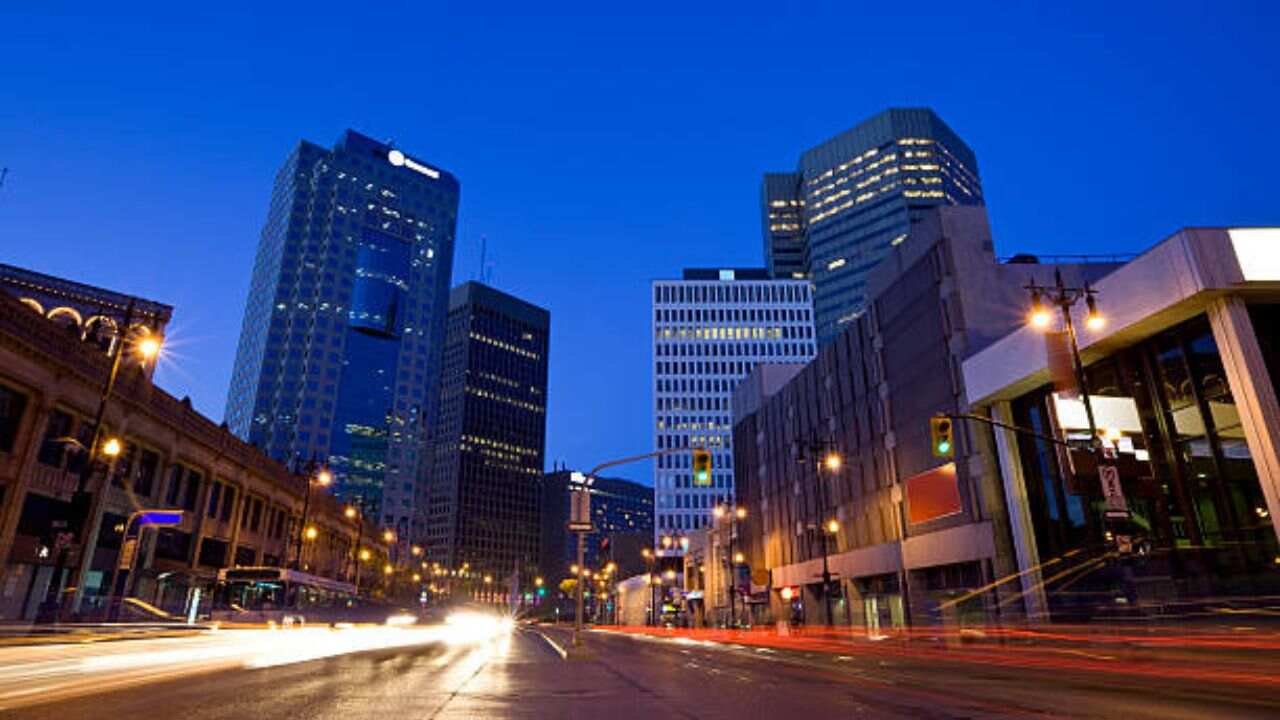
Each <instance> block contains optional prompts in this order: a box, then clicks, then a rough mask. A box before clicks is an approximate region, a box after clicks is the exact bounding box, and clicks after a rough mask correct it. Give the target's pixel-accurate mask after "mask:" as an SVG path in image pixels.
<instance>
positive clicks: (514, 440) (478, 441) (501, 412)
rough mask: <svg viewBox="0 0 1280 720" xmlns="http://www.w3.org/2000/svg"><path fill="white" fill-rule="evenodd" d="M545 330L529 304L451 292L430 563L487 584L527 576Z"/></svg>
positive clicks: (532, 547)
mask: <svg viewBox="0 0 1280 720" xmlns="http://www.w3.org/2000/svg"><path fill="white" fill-rule="evenodd" d="M550 332H551V316H550V314H549V313H548V312H547V311H546V310H544V309H542V308H540V307H537V306H536V305H532V304H530V303H527V302H525V301H524V300H521V299H519V298H516V297H513V296H511V295H508V294H506V293H503V292H500V291H498V290H495V289H493V288H491V287H488V286H487V285H482V284H480V283H477V282H469V283H466V284H464V285H460V286H458V287H456V288H454V289H453V292H452V294H451V295H450V298H449V319H448V327H447V330H446V333H445V351H444V364H443V370H442V374H441V380H440V386H441V392H440V408H441V411H440V426H439V433H438V434H437V440H436V444H435V448H434V452H435V463H434V468H433V471H432V476H431V486H430V490H429V527H428V537H427V556H428V558H430V559H431V560H432V561H434V562H438V563H441V564H443V565H445V566H446V567H449V568H460V567H461V566H462V565H463V564H464V563H465V564H467V565H468V566H469V568H470V569H471V570H472V571H475V572H486V573H489V574H492V576H493V578H494V581H495V582H496V581H497V580H498V579H499V578H507V577H509V576H510V575H511V574H512V572H513V571H515V570H516V569H519V571H520V573H521V576H522V578H524V579H528V578H532V577H534V575H535V573H536V572H537V565H538V559H539V558H538V543H539V535H540V533H541V525H540V523H539V514H538V510H539V507H538V491H539V486H540V483H541V480H542V473H543V464H542V463H543V454H544V450H545V447H546V428H547V350H548V345H549V343H550V339H551V338H550ZM503 587H508V586H507V585H506V584H505V583H503Z"/></svg>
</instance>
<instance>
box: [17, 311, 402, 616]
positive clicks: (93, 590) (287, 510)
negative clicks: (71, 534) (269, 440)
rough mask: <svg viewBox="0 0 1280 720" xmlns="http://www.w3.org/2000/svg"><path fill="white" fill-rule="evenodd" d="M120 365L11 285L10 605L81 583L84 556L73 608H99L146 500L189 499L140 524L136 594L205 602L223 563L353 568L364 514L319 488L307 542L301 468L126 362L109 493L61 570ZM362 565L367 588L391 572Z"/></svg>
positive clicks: (101, 489)
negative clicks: (91, 443)
mask: <svg viewBox="0 0 1280 720" xmlns="http://www.w3.org/2000/svg"><path fill="white" fill-rule="evenodd" d="M42 315H43V316H42ZM110 367H111V362H110V360H109V358H107V357H106V356H104V355H103V354H102V352H101V349H100V347H98V346H97V345H96V343H95V342H94V341H93V339H92V338H89V339H88V341H87V342H86V340H85V339H82V338H81V337H80V336H79V334H78V333H68V332H66V328H65V327H63V326H62V324H61V322H60V320H59V318H57V317H54V318H53V321H52V322H51V321H50V319H49V318H48V317H47V312H46V313H41V312H40V311H39V310H37V309H36V308H35V307H34V306H32V304H31V303H27V302H24V301H20V300H19V299H17V298H15V297H13V296H11V295H9V294H8V293H7V292H0V619H2V620H31V619H33V618H35V617H36V615H37V613H38V612H39V610H40V605H41V604H42V603H43V602H44V601H45V599H46V598H49V597H59V596H60V595H61V594H62V593H64V592H66V591H67V590H68V589H69V588H70V587H71V586H73V585H74V580H73V578H74V577H75V572H74V571H75V569H76V568H79V567H81V566H82V565H83V567H84V568H85V574H84V578H85V582H84V584H83V586H82V587H80V588H79V591H78V592H77V593H75V597H76V599H75V601H74V603H72V604H68V605H67V606H65V609H67V610H72V611H74V612H75V613H76V614H77V615H78V616H80V617H83V618H85V619H93V618H100V617H102V616H103V613H104V612H105V611H106V605H107V600H108V593H107V590H108V588H109V587H110V578H111V577H112V571H113V568H115V567H116V564H117V560H118V558H119V553H120V550H121V544H122V531H123V528H124V526H125V524H126V520H127V519H128V517H129V516H130V515H131V514H132V513H133V512H134V511H136V510H137V509H139V508H140V507H141V508H171V509H181V510H183V511H184V517H183V520H182V523H181V524H179V525H177V526H175V527H169V528H163V529H161V530H159V531H158V532H149V533H144V534H143V537H142V540H141V544H140V545H139V548H138V550H137V558H138V559H137V560H136V567H137V568H138V571H137V577H135V578H131V579H129V586H130V588H131V595H132V596H134V597H138V598H141V599H143V600H145V601H147V602H149V603H151V604H153V605H155V606H157V607H159V608H161V609H163V610H165V611H168V612H171V613H174V614H181V615H186V614H187V613H188V612H190V611H192V610H193V607H192V606H193V605H194V606H195V607H194V610H195V611H196V612H197V613H198V614H200V613H204V612H207V610H208V607H209V601H210V599H211V598H212V593H211V592H210V591H211V589H212V587H213V584H214V581H215V579H216V576H217V572H218V570H220V569H222V568H226V567H231V566H234V565H246V566H247V565H273V566H284V565H287V564H289V563H290V562H291V561H292V560H293V559H294V558H299V559H300V560H301V565H302V567H303V568H304V569H305V570H306V571H307V572H310V573H312V574H316V575H322V576H325V577H330V578H335V579H342V580H350V579H351V578H353V576H354V572H355V562H356V560H357V558H358V554H357V553H356V552H355V546H356V542H357V536H358V535H359V526H358V524H357V520H353V519H348V518H347V517H346V516H345V513H344V508H343V507H342V506H341V505H340V504H338V503H337V502H335V501H334V500H333V499H332V498H330V497H327V496H324V495H320V496H314V495H313V497H312V499H311V503H310V507H309V511H308V513H307V525H308V526H310V527H314V528H316V536H315V537H314V538H311V539H308V540H305V541H304V542H305V543H306V546H305V547H304V548H303V552H302V553H301V554H299V553H298V552H297V542H298V539H299V537H300V533H299V528H300V522H301V519H302V513H303V504H304V498H303V489H304V488H305V487H306V486H305V483H304V480H303V479H302V478H300V477H297V476H295V475H291V474H290V473H288V472H287V471H286V469H285V468H284V467H282V466H281V465H279V464H278V463H275V462H274V461H272V460H270V459H269V458H267V457H266V456H264V455H263V454H262V453H261V452H260V451H258V450H257V449H255V448H253V447H252V446H250V445H248V444H246V443H245V442H243V441H241V440H239V439H237V438H236V437H235V436H233V435H231V434H230V433H229V432H228V431H227V430H226V429H225V428H224V427H220V426H219V425H218V424H217V423H215V422H213V421H212V420H210V419H208V418H206V417H204V416H202V415H200V414H199V413H197V412H195V411H194V410H193V409H192V408H191V405H190V403H189V402H187V401H186V400H185V399H184V400H179V399H177V398H174V397H173V396H171V395H169V394H168V393H165V392H164V391H163V390H161V389H160V388H158V387H155V386H154V385H152V383H151V381H150V379H149V378H148V376H147V373H146V372H145V371H144V370H143V369H142V368H140V367H139V366H137V365H136V364H135V363H124V364H123V365H122V367H121V370H120V374H119V377H118V379H117V382H116V386H115V392H114V393H113V394H112V396H111V399H110V401H109V402H108V404H107V406H106V410H107V411H106V414H105V416H104V417H105V420H104V423H103V427H104V429H106V430H107V431H109V432H110V433H111V435H112V436H114V437H118V438H120V440H121V451H120V453H119V455H118V456H116V457H115V458H114V459H113V460H111V461H110V462H109V463H108V464H107V467H106V468H105V469H103V470H99V471H95V472H93V473H92V474H91V475H90V478H89V485H88V490H89V491H90V492H92V493H93V494H94V495H95V496H96V497H98V498H99V499H100V503H96V504H95V507H97V508H98V509H97V511H96V512H94V513H93V514H92V515H91V517H90V518H89V521H88V522H87V523H86V525H85V529H84V543H83V546H82V547H83V549H77V550H74V551H73V552H72V553H71V557H69V558H68V560H67V563H68V564H67V566H66V569H67V570H68V571H69V572H66V573H64V574H62V579H61V580H59V579H58V578H59V573H58V572H57V571H56V567H57V557H58V555H59V553H58V552H57V548H58V544H59V540H58V535H59V532H60V530H59V528H62V527H66V526H67V523H69V522H70V521H71V520H70V519H71V517H72V513H73V512H74V511H73V507H72V502H71V498H72V494H73V492H74V491H75V489H76V486H77V482H78V480H79V477H80V473H81V470H82V468H83V466H84V463H85V453H84V452H83V450H81V449H80V448H82V447H83V445H84V443H86V442H88V438H90V437H92V431H93V427H92V424H93V418H94V416H95V413H96V411H97V407H98V403H99V398H100V394H101V391H102V387H103V382H104V380H105V378H106V376H107V374H108V373H109V372H110ZM72 438H78V439H79V443H76V442H72V441H69V439H72ZM100 457H101V456H100ZM363 546H364V547H365V548H366V549H369V550H370V551H371V558H370V562H374V561H375V560H376V561H377V562H378V565H377V567H379V568H380V567H381V563H382V558H385V557H386V556H387V554H386V551H385V548H382V547H379V544H378V543H376V540H375V539H374V538H372V537H370V533H368V532H366V533H365V537H364V543H363ZM125 575H127V573H124V574H122V575H121V576H120V577H119V578H118V579H119V581H120V582H119V583H118V585H117V592H119V587H120V586H121V585H123V581H124V579H125ZM364 577H365V583H364V587H365V588H366V590H368V589H370V587H371V586H373V585H380V584H381V581H382V573H381V572H378V573H375V572H373V571H372V570H366V572H365V574H364ZM51 584H52V585H55V587H50V586H51ZM197 590H198V591H200V592H199V593H197V592H196V591H197Z"/></svg>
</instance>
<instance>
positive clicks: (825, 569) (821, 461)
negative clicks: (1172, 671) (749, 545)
mask: <svg viewBox="0 0 1280 720" xmlns="http://www.w3.org/2000/svg"><path fill="white" fill-rule="evenodd" d="M794 452H795V454H796V457H797V459H798V460H799V461H800V462H802V463H804V462H807V461H809V460H813V467H814V477H815V478H817V485H818V488H817V491H818V492H817V500H818V516H819V517H820V518H822V520H821V523H822V524H821V526H820V527H819V526H817V525H816V524H814V523H810V524H809V528H810V529H811V530H817V531H818V535H819V537H820V538H821V539H822V599H823V605H824V606H825V607H826V611H827V617H826V625H827V626H828V627H830V626H832V625H833V624H834V623H833V622H832V616H833V612H832V607H831V595H832V592H831V589H832V588H831V567H830V564H829V560H828V557H827V556H828V553H829V549H828V548H827V540H828V535H835V533H836V532H838V531H839V530H840V523H839V521H837V520H836V519H835V518H828V517H827V514H828V512H829V510H828V509H827V508H828V498H827V484H826V482H825V481H824V480H823V478H822V470H823V468H826V469H827V470H829V471H830V472H831V473H836V472H839V470H840V466H841V464H843V459H842V458H841V457H840V453H839V452H838V448H837V446H836V443H835V442H834V441H832V440H816V439H815V440H811V441H810V442H808V443H805V444H801V443H796V446H795V448H794Z"/></svg>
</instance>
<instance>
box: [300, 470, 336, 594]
mask: <svg viewBox="0 0 1280 720" xmlns="http://www.w3.org/2000/svg"><path fill="white" fill-rule="evenodd" d="M315 468H316V463H315V461H314V460H312V461H311V462H308V463H307V469H306V476H307V491H306V492H305V493H303V496H302V520H301V522H299V523H298V547H297V548H296V549H295V550H294V555H293V569H294V570H301V569H302V541H303V533H305V532H306V529H307V515H308V514H309V513H310V512H311V485H312V484H313V483H314V484H318V485H319V486H320V487H327V486H328V485H329V483H331V482H333V474H332V473H330V472H329V471H328V470H326V469H324V468H321V469H320V470H319V471H318V472H316V470H315ZM313 473H314V475H313Z"/></svg>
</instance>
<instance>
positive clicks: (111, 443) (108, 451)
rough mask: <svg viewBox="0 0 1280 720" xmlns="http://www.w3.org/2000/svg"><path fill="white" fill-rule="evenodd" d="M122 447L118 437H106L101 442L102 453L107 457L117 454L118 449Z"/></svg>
mask: <svg viewBox="0 0 1280 720" xmlns="http://www.w3.org/2000/svg"><path fill="white" fill-rule="evenodd" d="M123 449H124V446H123V445H122V444H121V442H120V438H115V437H111V438H107V439H106V441H105V442H103V443H102V454H103V455H105V456H107V457H109V458H114V457H116V456H118V455H119V454H120V451H121V450H123Z"/></svg>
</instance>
